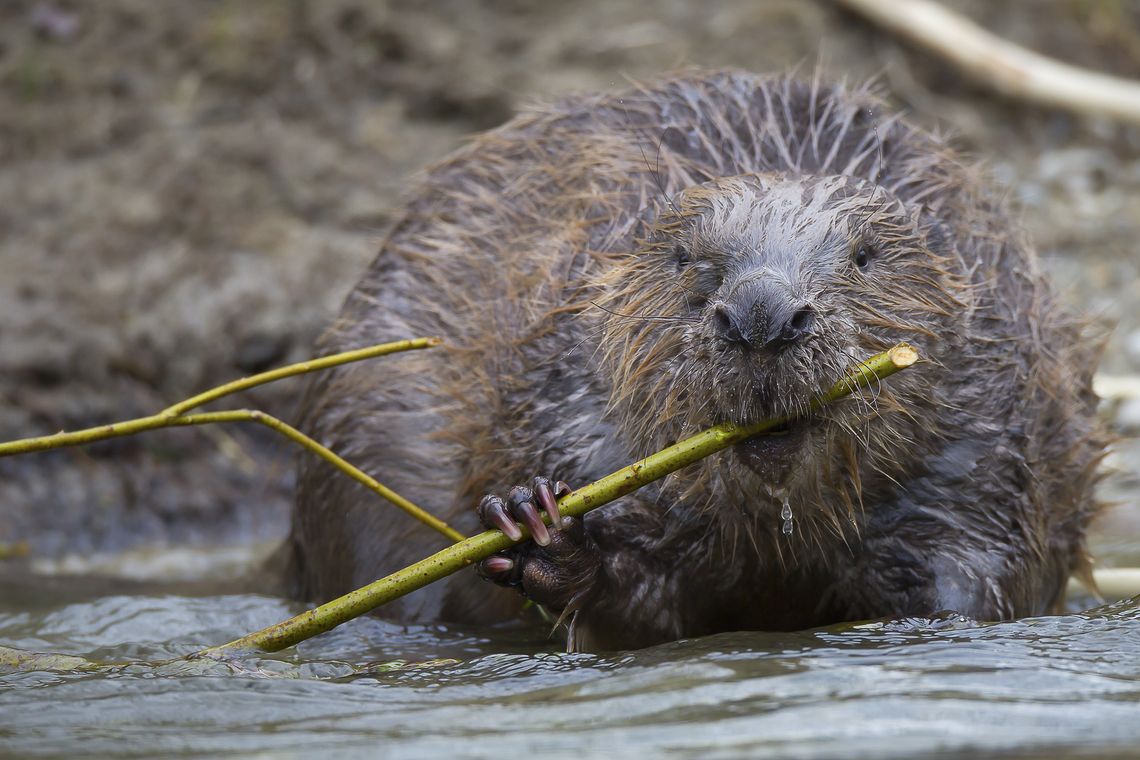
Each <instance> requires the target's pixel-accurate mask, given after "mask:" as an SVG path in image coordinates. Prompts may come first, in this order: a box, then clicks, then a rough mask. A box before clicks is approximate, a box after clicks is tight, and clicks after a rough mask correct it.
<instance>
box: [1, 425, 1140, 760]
mask: <svg viewBox="0 0 1140 760" xmlns="http://www.w3.org/2000/svg"><path fill="white" fill-rule="evenodd" d="M1126 444H1127V445H1122V446H1120V447H1118V450H1117V452H1116V453H1114V455H1113V456H1114V457H1115V458H1116V459H1117V460H1118V461H1116V462H1114V463H1113V464H1114V465H1116V466H1117V467H1118V469H1120V470H1121V471H1122V472H1124V473H1131V474H1128V475H1127V476H1125V477H1118V478H1116V479H1114V480H1113V481H1111V482H1110V483H1109V484H1107V485H1106V488H1105V491H1104V496H1105V498H1106V499H1109V500H1113V501H1118V502H1121V503H1123V504H1124V505H1126V507H1125V508H1123V509H1119V510H1117V511H1116V512H1115V513H1114V514H1112V515H1111V516H1110V517H1109V519H1106V520H1105V521H1103V522H1102V523H1101V524H1100V528H1099V531H1098V532H1097V533H1096V535H1095V536H1094V544H1095V552H1096V554H1097V555H1098V557H1100V558H1101V559H1102V560H1103V564H1106V565H1109V566H1111V565H1114V564H1115V565H1132V566H1137V565H1140V548H1138V547H1140V540H1137V536H1138V535H1140V478H1138V477H1136V476H1135V473H1137V472H1140V443H1138V442H1136V441H1135V440H1129V441H1127V442H1126ZM789 512H790V510H789ZM781 519H783V520H784V521H785V522H791V521H792V519H793V518H792V516H791V515H790V514H788V515H781ZM244 551H245V552H246V554H245V555H243V554H242V552H241V551H232V550H229V549H221V550H217V549H215V550H212V551H209V552H199V553H197V554H195V553H194V552H182V553H180V554H177V555H176V557H174V558H175V559H176V560H177V561H176V562H171V561H170V560H171V558H172V557H171V556H168V555H170V552H168V551H162V552H157V553H153V552H152V553H146V552H143V553H141V554H138V555H135V556H129V557H118V558H115V559H113V560H111V559H107V558H102V559H100V558H96V559H95V560H91V559H88V560H86V562H87V564H86V565H84V564H82V563H80V564H75V563H76V562H79V560H75V561H69V563H64V564H63V565H61V566H60V567H57V568H53V567H48V566H46V565H45V566H44V567H40V568H38V569H39V570H41V571H57V572H58V571H71V572H88V573H89V572H95V571H98V572H104V573H106V572H112V573H115V574H119V575H127V576H134V577H135V578H141V579H153V578H156V577H160V576H164V577H166V578H167V580H179V581H183V582H184V581H187V580H191V579H199V580H201V579H203V578H206V579H212V580H209V583H210V584H211V585H210V586H208V587H207V588H205V589H203V588H202V587H201V586H200V585H195V584H190V585H189V586H187V585H186V584H185V583H183V585H180V586H177V587H175V586H173V585H171V586H169V587H168V588H169V589H175V588H176V589H177V592H176V593H156V592H155V589H154V587H153V584H142V585H139V584H131V585H124V583H123V582H115V583H113V584H110V585H108V584H107V583H105V582H103V583H101V582H97V581H92V580H90V579H87V580H80V579H77V578H74V577H69V578H66V579H58V578H57V579H55V580H52V579H51V578H39V579H37V580H34V581H33V580H31V579H28V580H27V581H21V580H13V579H11V578H9V579H5V578H3V577H0V645H3V646H8V647H15V648H18V649H21V650H29V651H39V652H52V653H58V654H66V655H76V656H79V657H84V658H88V659H89V660H94V661H98V662H101V663H115V664H116V665H115V666H114V667H112V668H110V669H103V670H96V671H93V672H89V671H82V670H80V671H75V670H72V671H68V670H66V669H65V668H62V667H59V666H60V665H63V664H65V663H59V662H56V663H51V662H48V663H43V664H42V665H41V666H40V667H39V669H34V670H23V671H15V670H13V669H12V668H10V667H8V668H5V667H4V666H2V665H0V756H5V757H6V756H9V755H10V756H14V757H53V756H68V757H71V756H74V755H75V754H79V753H82V754H87V755H95V756H112V755H113V756H147V757H150V756H155V755H162V756H167V755H187V756H191V755H198V756H215V755H220V754H232V755H244V756H258V757H298V756H302V755H307V754H310V753H313V752H317V751H319V752H326V753H327V752H328V751H330V750H331V751H333V752H334V753H335V754H337V755H338V756H346V755H347V756H367V757H373V756H377V755H381V756H386V757H387V756H390V757H416V758H420V757H429V758H430V757H440V758H454V757H476V758H478V757H488V758H490V757H494V758H496V760H502V758H510V757H519V756H523V753H540V754H541V757H542V758H543V760H547V759H548V758H562V757H574V758H582V757H627V756H641V755H645V756H651V757H669V758H736V757H741V756H750V757H773V758H815V757H842V758H844V759H845V760H851V759H852V758H858V757H874V758H934V757H939V758H941V757H970V758H975V757H978V756H979V755H986V756H989V755H993V754H1001V755H1002V756H1004V757H1093V756H1095V757H1109V756H1120V757H1133V756H1136V749H1135V747H1136V746H1137V745H1138V744H1140V657H1138V656H1137V655H1136V653H1137V652H1140V603H1138V602H1130V601H1126V602H1119V603H1116V604H1113V605H1109V606H1105V607H1100V608H1097V609H1093V610H1091V611H1088V612H1081V613H1073V614H1068V615H1063V616H1057V617H1046V618H1038V619H1029V620H1021V621H1017V622H1012V623H1001V624H995V625H985V626H980V627H961V625H960V624H957V623H955V622H954V621H943V622H941V623H939V624H938V626H932V625H929V624H928V625H925V626H922V625H917V624H915V623H913V622H910V623H908V622H905V621H904V622H896V623H891V624H887V625H884V624H875V625H869V626H845V627H837V628H833V629H828V630H822V631H808V632H802V633H790V634H764V633H736V634H725V635H720V636H712V637H707V638H703V639H696V640H691V641H682V642H678V643H675V644H669V645H664V646H659V647H654V648H650V649H645V650H641V651H637V652H627V653H617V654H610V655H604V656H596V655H586V654H577V655H567V654H564V653H562V652H561V651H560V645H559V644H558V643H557V642H556V641H553V640H551V639H549V638H548V637H547V636H546V630H545V629H534V628H513V629H497V630H473V629H458V628H444V627H438V626H434V627H432V626H419V627H403V626H397V625H393V624H390V623H386V622H383V621H380V620H376V619H363V620H357V621H353V622H352V623H350V624H348V625H346V626H343V627H342V628H340V629H338V630H336V631H333V632H331V633H329V634H326V635H324V636H321V637H318V638H317V639H314V640H312V641H309V642H305V643H303V644H301V645H300V646H299V647H297V648H296V649H291V650H287V651H286V652H284V653H280V654H278V655H272V656H261V657H250V658H247V659H244V660H241V661H236V662H233V663H229V664H223V663H215V662H212V661H211V662H202V661H197V662H186V661H184V660H180V659H178V658H181V657H183V656H185V655H187V654H190V653H192V652H195V651H197V650H199V649H201V648H203V647H205V646H210V645H215V644H221V643H224V642H226V641H229V640H232V639H234V638H237V637H238V636H240V635H242V634H244V633H247V632H249V631H253V630H257V629H260V628H262V627H265V626H267V625H269V624H272V623H275V622H277V621H279V620H282V619H284V618H286V617H289V616H290V615H292V614H295V613H296V612H298V611H300V609H301V608H300V607H298V606H296V605H295V604H293V603H292V602H289V601H286V600H283V599H280V598H277V597H274V596H266V595H258V594H250V593H244V591H246V590H248V588H249V586H248V584H246V585H244V586H243V584H240V583H238V584H234V583H232V582H230V583H227V586H226V590H225V592H223V591H221V590H219V589H221V588H223V587H222V586H221V585H220V584H221V583H222V582H223V581H225V580H226V579H233V578H234V577H241V575H242V566H243V563H244V565H246V566H248V565H251V564H257V563H258V562H260V561H261V560H262V559H263V555H264V554H265V551H262V550H261V549H258V548H256V547H255V548H250V547H246V548H245V549H244ZM199 554H200V556H199ZM152 555H153V556H152ZM171 566H173V567H174V568H176V569H177V570H178V571H179V573H182V572H186V571H188V570H189V571H192V572H190V575H183V574H179V573H174V574H172V571H171ZM215 571H220V572H215ZM212 573H213V574H212ZM237 591H241V592H242V593H236V592H237ZM1081 604H1082V603H1081V602H1077V603H1076V606H1074V609H1081V606H1080V605H1081ZM1083 604H1085V605H1086V606H1087V605H1089V604H1091V601H1088V600H1086V601H1085V602H1084V603H1083ZM2 660H3V653H2V652H0V661H2Z"/></svg>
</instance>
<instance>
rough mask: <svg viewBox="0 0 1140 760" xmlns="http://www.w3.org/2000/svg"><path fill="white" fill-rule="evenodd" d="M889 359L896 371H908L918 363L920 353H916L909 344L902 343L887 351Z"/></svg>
mask: <svg viewBox="0 0 1140 760" xmlns="http://www.w3.org/2000/svg"><path fill="white" fill-rule="evenodd" d="M887 357H888V358H889V359H890V360H891V364H894V365H895V368H896V369H906V368H907V367H909V366H910V365H912V364H914V363H915V362H916V361H918V351H915V350H914V347H913V346H911V345H910V344H909V343H900V344H898V345H897V346H895V347H894V348H892V349H891V350H890V351H887Z"/></svg>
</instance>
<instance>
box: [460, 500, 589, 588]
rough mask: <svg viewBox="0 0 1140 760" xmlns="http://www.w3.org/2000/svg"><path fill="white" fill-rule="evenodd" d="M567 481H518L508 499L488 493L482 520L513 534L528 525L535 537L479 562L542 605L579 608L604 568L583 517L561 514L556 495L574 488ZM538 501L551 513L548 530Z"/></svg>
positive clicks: (490, 576)
mask: <svg viewBox="0 0 1140 760" xmlns="http://www.w3.org/2000/svg"><path fill="white" fill-rule="evenodd" d="M569 492H570V487H569V486H567V485H566V484H565V483H562V482H558V483H557V484H552V483H551V481H550V480H549V479H548V478H541V477H540V478H535V479H534V482H533V487H530V488H528V487H527V486H515V487H514V488H512V489H511V490H510V491H509V492H508V493H507V499H506V501H503V499H501V498H499V497H498V496H495V495H493V494H488V495H487V496H484V497H483V499H482V501H480V502H479V507H478V509H477V513H478V515H479V519H480V520H482V522H483V524H484V525H485V526H487V527H488V528H497V529H499V530H501V531H503V533H505V534H507V536H509V537H511V538H519V537H521V536H522V532H521V531H520V530H519V526H518V525H517V524H515V520H518V521H519V522H521V523H522V524H523V525H525V526H526V527H527V529H528V530H529V531H530V534H531V538H532V540H531V541H525V542H523V543H521V544H519V545H517V546H514V547H511V548H510V549H508V550H507V551H505V552H501V553H499V554H495V555H492V556H490V557H488V558H487V559H485V560H483V561H482V562H480V563H479V565H478V570H479V574H480V575H482V576H483V577H484V578H486V579H487V580H490V581H493V582H495V583H498V584H500V585H504V586H514V587H516V588H518V589H519V590H520V591H521V592H522V593H523V594H524V595H526V596H527V597H529V598H530V599H532V600H534V601H535V602H537V603H538V604H541V605H544V606H546V607H549V608H551V609H553V610H564V609H566V608H567V607H575V606H577V604H579V603H580V602H581V601H583V600H584V599H585V598H586V597H587V596H589V594H590V592H591V591H592V590H593V588H594V586H595V585H596V582H597V578H598V576H599V569H600V567H601V558H600V555H599V552H598V546H597V544H595V543H594V540H593V539H592V538H591V537H590V534H589V533H588V532H587V531H586V529H585V526H584V525H583V524H582V521H581V520H580V519H576V518H573V517H563V518H561V519H560V520H559V518H558V507H557V505H556V503H555V497H556V496H561V495H562V494H564V493H569ZM536 503H537V504H540V505H541V506H542V508H543V509H544V510H545V511H546V512H547V514H549V515H550V516H551V526H550V528H549V529H548V528H547V526H546V525H545V524H544V523H543V522H542V519H541V518H540V517H539V513H538V507H537V506H536Z"/></svg>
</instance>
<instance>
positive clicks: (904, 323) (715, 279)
mask: <svg viewBox="0 0 1140 760" xmlns="http://www.w3.org/2000/svg"><path fill="white" fill-rule="evenodd" d="M663 205H664V208H663V209H662V210H661V211H660V212H651V215H652V216H653V219H652V220H651V221H649V223H648V226H647V234H646V237H645V239H644V240H643V241H642V242H641V245H640V249H639V250H637V251H636V252H634V253H633V254H632V255H630V256H629V257H628V258H627V259H626V260H625V261H624V262H623V263H622V265H621V266H619V267H618V268H617V270H616V271H614V272H613V275H612V279H611V280H610V281H609V282H608V283H607V285H606V292H607V298H606V300H605V303H604V304H603V306H604V308H605V311H606V317H605V319H606V322H607V324H606V330H605V336H606V337H605V343H604V345H603V347H602V353H603V356H604V362H605V363H606V364H607V365H608V366H609V367H610V368H611V370H612V372H613V379H614V386H613V408H614V409H615V410H617V412H618V414H619V415H620V421H619V425H620V426H621V427H622V429H624V430H627V431H632V432H633V433H634V435H635V436H638V435H639V436H641V437H642V438H641V440H638V441H637V443H638V444H639V445H644V447H645V450H646V451H650V450H654V449H655V448H657V447H659V446H661V445H662V444H664V443H667V442H668V441H669V440H673V439H676V438H678V437H681V436H683V435H687V434H691V433H693V432H696V431H697V430H699V429H701V428H704V427H707V426H710V425H712V424H715V423H718V422H722V421H726V420H727V421H733V422H737V423H742V424H747V423H751V422H755V421H758V420H761V419H765V418H769V417H775V416H787V415H797V414H800V413H803V412H806V410H807V409H808V405H809V403H810V401H811V400H812V398H813V396H815V395H816V394H818V393H819V392H821V391H823V390H826V389H827V388H828V387H830V386H831V385H832V384H833V383H834V382H835V381H836V380H838V379H839V378H840V377H841V376H842V375H843V374H844V373H845V372H846V371H847V370H848V369H849V368H850V367H851V366H852V365H853V364H855V363H858V362H859V361H861V360H862V359H864V358H867V357H869V356H870V355H872V354H874V353H877V352H879V351H882V350H884V349H886V348H888V347H890V346H892V345H894V344H895V343H898V342H900V341H904V340H906V341H910V342H912V343H915V344H917V345H918V346H919V347H920V349H925V350H924V353H925V354H926V356H927V357H932V356H933V357H935V358H936V357H937V355H938V345H939V344H940V342H941V341H943V340H944V339H945V338H946V337H947V336H952V335H954V334H955V332H956V330H958V329H959V328H958V327H956V325H960V324H961V323H962V310H963V309H964V308H965V305H964V302H963V298H964V297H965V287H964V286H963V285H962V283H961V277H960V273H961V270H962V267H961V265H960V263H959V262H958V261H957V259H956V254H955V251H954V249H953V243H952V241H950V240H949V239H948V235H946V234H945V233H944V232H943V228H942V226H941V225H940V224H939V223H938V222H937V221H936V220H933V219H930V218H927V217H926V216H924V214H923V212H922V210H921V209H919V208H912V207H908V206H907V205H906V204H904V203H903V202H901V201H900V200H898V199H897V198H895V197H893V196H892V195H891V194H890V193H889V192H888V191H887V190H885V189H884V188H882V187H879V186H877V185H874V184H872V183H869V182H866V181H862V180H858V179H853V178H850V177H841V176H829V177H794V178H793V177H785V176H782V175H772V174H765V175H743V176H737V177H729V178H723V179H718V180H715V181H712V182H708V183H705V184H702V185H698V186H696V187H692V188H690V189H688V190H686V191H685V192H683V193H681V194H680V195H679V196H677V197H675V198H673V199H671V200H670V201H669V202H667V203H665V204H663ZM896 386H897V388H898V389H905V388H907V387H910V388H911V389H915V388H917V387H918V385H916V384H915V383H913V382H912V383H910V384H909V385H908V384H907V383H906V382H900V383H893V382H892V383H889V384H884V387H883V388H872V389H871V390H869V391H867V392H866V393H864V394H863V395H862V396H861V397H857V398H854V399H850V400H848V401H846V402H844V403H840V404H837V405H835V406H833V407H829V408H828V409H825V410H822V411H821V412H818V413H816V414H813V415H809V416H807V417H804V418H803V419H801V420H799V421H796V422H794V423H792V424H791V425H789V426H788V427H787V428H786V429H784V430H781V431H778V432H776V433H774V434H772V435H767V436H763V437H757V438H754V439H752V441H750V442H748V443H746V444H742V445H739V446H737V447H735V456H736V457H737V458H738V459H739V460H742V461H743V462H744V463H745V464H746V465H747V469H748V470H750V471H752V472H753V473H754V474H755V475H757V476H759V477H760V478H762V479H763V480H764V481H765V482H767V483H771V484H773V485H779V484H781V483H784V482H786V481H789V480H790V479H792V478H793V476H794V474H795V473H796V472H798V471H799V472H804V473H805V475H807V476H808V477H816V476H818V472H816V471H814V470H813V468H809V467H797V465H800V464H805V463H808V462H810V461H811V460H812V459H813V458H815V459H819V458H821V457H819V456H818V454H819V452H822V451H824V450H826V449H827V448H828V447H831V448H832V450H834V448H835V444H836V443H837V442H838V441H839V440H840V439H842V440H843V441H844V442H845V443H848V444H850V443H854V442H858V444H859V445H861V446H863V447H864V448H865V447H866V446H867V445H869V444H871V443H873V442H874V441H875V440H881V441H882V442H883V444H884V445H886V444H887V442H888V441H890V442H896V443H897V442H899V441H900V439H901V440H905V431H903V430H901V429H899V428H898V427H897V426H898V425H900V424H901V422H900V421H899V420H893V421H883V420H880V419H875V420H874V421H873V422H872V421H871V418H873V417H881V416H882V415H881V414H880V411H881V409H882V405H883V404H884V403H887V404H890V405H891V406H892V407H896V408H901V407H902V406H904V405H907V404H912V403H921V402H922V399H920V398H915V399H903V398H901V397H899V395H898V393H897V392H896ZM876 428H882V429H876ZM828 459H832V457H828Z"/></svg>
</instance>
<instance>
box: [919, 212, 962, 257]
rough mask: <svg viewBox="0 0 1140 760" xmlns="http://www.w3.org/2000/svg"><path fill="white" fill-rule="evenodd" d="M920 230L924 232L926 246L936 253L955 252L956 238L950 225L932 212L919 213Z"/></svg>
mask: <svg viewBox="0 0 1140 760" xmlns="http://www.w3.org/2000/svg"><path fill="white" fill-rule="evenodd" d="M917 222H918V231H919V232H920V233H921V234H922V237H923V242H925V244H926V247H927V248H928V249H929V250H931V251H934V252H936V253H941V254H948V253H953V251H954V246H955V240H954V234H953V233H952V232H951V231H950V227H949V225H947V224H946V223H945V222H943V221H942V220H941V219H939V218H938V217H936V216H934V215H933V214H931V213H928V212H926V213H922V214H919V215H918V220H917Z"/></svg>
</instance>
